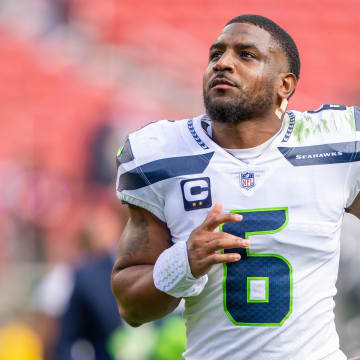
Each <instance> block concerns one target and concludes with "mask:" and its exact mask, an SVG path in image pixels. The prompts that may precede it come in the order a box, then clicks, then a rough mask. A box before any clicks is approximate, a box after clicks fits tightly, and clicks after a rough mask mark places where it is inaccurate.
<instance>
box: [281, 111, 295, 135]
mask: <svg viewBox="0 0 360 360" xmlns="http://www.w3.org/2000/svg"><path fill="white" fill-rule="evenodd" d="M287 114H288V115H289V118H290V123H289V127H288V129H287V131H286V134H285V136H284V138H283V139H282V141H281V142H287V141H288V140H289V139H290V136H291V134H292V132H293V130H294V127H295V115H294V113H293V112H292V111H289V112H288V113H287Z"/></svg>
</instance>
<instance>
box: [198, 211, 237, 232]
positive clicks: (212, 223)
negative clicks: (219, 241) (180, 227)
mask: <svg viewBox="0 0 360 360" xmlns="http://www.w3.org/2000/svg"><path fill="white" fill-rule="evenodd" d="M242 218H243V217H242V215H239V214H215V215H213V216H208V217H207V218H206V219H205V221H204V222H203V223H202V224H201V225H200V227H201V228H202V229H203V230H207V231H214V230H215V229H216V228H217V227H218V226H219V225H221V224H223V223H226V222H238V221H241V220H242Z"/></svg>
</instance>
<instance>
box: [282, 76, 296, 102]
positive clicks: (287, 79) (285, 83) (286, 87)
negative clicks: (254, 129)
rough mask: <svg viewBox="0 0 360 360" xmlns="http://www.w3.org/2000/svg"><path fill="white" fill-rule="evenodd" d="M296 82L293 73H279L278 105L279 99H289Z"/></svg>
mask: <svg viewBox="0 0 360 360" xmlns="http://www.w3.org/2000/svg"><path fill="white" fill-rule="evenodd" d="M296 84H297V79H296V76H295V75H294V74H293V73H281V74H280V78H279V87H278V98H279V99H280V100H279V104H278V105H279V106H280V104H281V99H289V97H290V96H291V95H292V94H293V93H294V91H295V88H296Z"/></svg>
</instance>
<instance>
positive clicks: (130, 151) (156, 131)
mask: <svg viewBox="0 0 360 360" xmlns="http://www.w3.org/2000/svg"><path fill="white" fill-rule="evenodd" d="M201 117H202V116H198V117H196V118H189V119H184V120H159V121H156V122H152V123H150V124H147V125H145V126H144V127H142V128H141V129H139V130H137V131H134V132H132V133H131V134H129V136H128V137H127V138H126V141H125V143H124V145H123V146H122V147H121V148H120V149H119V152H118V154H117V155H118V156H117V159H118V162H120V163H124V162H129V165H131V164H130V162H133V163H134V164H136V165H137V166H139V165H142V164H146V163H149V162H153V161H156V160H160V159H164V158H175V157H183V156H188V155H192V154H193V152H194V148H195V150H200V152H201V148H199V149H197V147H199V145H200V146H201V144H199V143H196V141H201V140H199V139H198V137H197V135H196V134H195V135H194V134H193V132H194V129H193V127H192V126H193V125H192V124H193V122H194V121H197V120H199V121H200V119H201ZM207 149H208V148H207ZM204 150H205V149H204V148H203V151H204Z"/></svg>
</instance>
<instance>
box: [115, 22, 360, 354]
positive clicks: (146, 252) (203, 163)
mask: <svg viewBox="0 0 360 360" xmlns="http://www.w3.org/2000/svg"><path fill="white" fill-rule="evenodd" d="M299 75H300V59H299V54H298V50H297V47H296V45H295V43H294V41H293V39H292V38H291V37H290V36H289V34H287V33H286V32H285V31H284V30H283V29H282V28H280V27H279V26H278V25H277V24H275V23H274V22H273V21H271V20H269V19H267V18H264V17H262V16H258V15H243V16H239V17H236V18H234V19H232V20H230V21H229V22H228V23H227V25H226V26H225V27H224V29H223V30H222V32H221V34H220V35H219V37H218V38H217V39H216V41H215V42H214V43H213V44H212V45H211V46H210V53H209V63H208V66H207V68H206V70H205V74H204V80H203V93H204V104H205V108H206V114H205V115H201V116H198V117H195V118H193V119H186V120H182V121H175V122H173V121H166V120H164V121H159V122H156V123H153V124H150V125H148V126H146V127H144V128H143V129H141V130H139V131H136V132H134V133H132V134H130V135H129V137H128V138H127V140H126V142H125V144H124V146H123V148H122V150H121V151H119V153H118V157H117V160H118V178H117V194H118V197H119V198H120V199H121V200H122V201H124V202H126V203H128V204H129V209H130V220H129V222H128V224H127V226H126V229H125V231H124V233H123V235H122V238H121V241H120V248H119V252H118V256H117V260H116V263H115V266H114V269H113V275H112V287H113V291H114V294H115V296H116V299H117V301H118V306H119V311H120V314H121V316H122V317H123V318H124V319H125V320H126V321H127V322H128V323H129V324H131V325H133V326H139V325H141V324H143V323H145V322H148V321H152V320H155V319H159V318H161V317H163V316H165V315H166V314H168V313H170V312H171V311H173V310H174V309H175V308H176V307H177V305H178V304H179V301H180V300H181V299H182V298H184V299H185V302H186V310H185V313H184V315H185V319H186V327H187V347H186V351H185V353H184V358H185V359H187V360H200V359H209V360H242V359H243V360H265V359H266V360H279V359H287V360H304V359H306V360H343V359H346V357H345V355H344V354H343V352H342V351H341V350H340V349H339V339H338V335H337V333H336V329H335V324H334V313H333V309H334V305H335V304H334V300H333V297H334V295H335V294H336V287H335V283H336V279H337V273H338V263H339V249H340V244H339V239H340V230H341V224H342V219H343V215H344V212H345V211H348V212H350V213H352V214H354V215H355V216H357V217H360V197H359V196H358V194H359V187H360V162H359V161H360V109H358V108H356V107H346V106H333V105H324V106H322V107H321V108H319V109H318V110H314V111H307V112H303V113H302V112H298V111H286V110H287V101H288V99H289V98H290V97H291V96H292V95H293V94H294V92H295V88H296V84H297V82H298V79H299Z"/></svg>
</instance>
